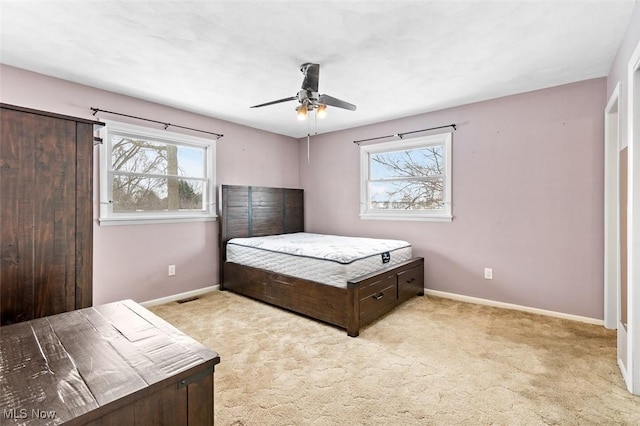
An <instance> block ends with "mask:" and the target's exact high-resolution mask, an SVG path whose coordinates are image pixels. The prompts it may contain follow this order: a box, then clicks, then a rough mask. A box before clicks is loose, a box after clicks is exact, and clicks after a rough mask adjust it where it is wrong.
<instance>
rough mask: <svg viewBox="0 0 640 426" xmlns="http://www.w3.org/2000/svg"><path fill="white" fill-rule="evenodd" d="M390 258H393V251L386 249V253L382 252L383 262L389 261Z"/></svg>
mask: <svg viewBox="0 0 640 426" xmlns="http://www.w3.org/2000/svg"><path fill="white" fill-rule="evenodd" d="M390 260H391V253H389V252H388V251H385V252H384V253H382V263H389V261H390Z"/></svg>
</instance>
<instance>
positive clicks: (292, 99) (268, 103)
mask: <svg viewBox="0 0 640 426" xmlns="http://www.w3.org/2000/svg"><path fill="white" fill-rule="evenodd" d="M297 99H298V98H297V97H296V96H291V97H290V98H284V99H278V100H277V101H271V102H267V103H264V104H260V105H254V106H252V107H250V108H260V107H263V106H267V105H273V104H279V103H281V102H289V101H295V100H297Z"/></svg>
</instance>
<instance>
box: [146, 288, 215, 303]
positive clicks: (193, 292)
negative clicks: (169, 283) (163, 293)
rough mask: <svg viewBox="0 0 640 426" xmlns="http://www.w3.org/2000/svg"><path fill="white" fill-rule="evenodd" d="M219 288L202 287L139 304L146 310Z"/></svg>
mask: <svg viewBox="0 0 640 426" xmlns="http://www.w3.org/2000/svg"><path fill="white" fill-rule="evenodd" d="M219 288H220V286H219V285H212V286H210V287H203V288H199V289H197V290H191V291H185V292H184V293H178V294H173V295H171V296H167V297H161V298H159V299H153V300H147V301H146V302H141V303H140V304H141V305H142V306H144V307H145V308H148V307H151V306H156V305H162V304H163V303H169V302H175V301H176V300H182V299H186V298H189V297H195V296H201V295H203V294H206V293H210V292H212V291H214V290H218V289H219Z"/></svg>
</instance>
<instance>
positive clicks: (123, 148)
mask: <svg viewBox="0 0 640 426" xmlns="http://www.w3.org/2000/svg"><path fill="white" fill-rule="evenodd" d="M101 137H102V140H103V143H102V146H101V149H100V223H101V224H128V223H141V222H147V223H157V222H175V221H186V220H213V219H214V218H215V197H214V188H215V182H214V179H215V171H214V164H215V141H213V140H209V139H203V138H197V137H194V136H187V135H182V134H178V133H172V132H168V131H163V130H154V129H149V128H145V127H138V126H132V125H128V124H122V123H115V122H107V124H106V126H105V127H104V128H103V129H102V130H101Z"/></svg>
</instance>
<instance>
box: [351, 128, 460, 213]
mask: <svg viewBox="0 0 640 426" xmlns="http://www.w3.org/2000/svg"><path fill="white" fill-rule="evenodd" d="M451 139H452V134H451V133H443V134H437V135H430V136H426V137H420V138H413V139H403V140H399V141H393V142H386V143H380V144H373V145H363V146H361V147H360V170H361V190H360V204H361V208H360V217H361V218H362V219H392V220H398V219H399V220H434V221H451V219H452V216H451Z"/></svg>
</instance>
